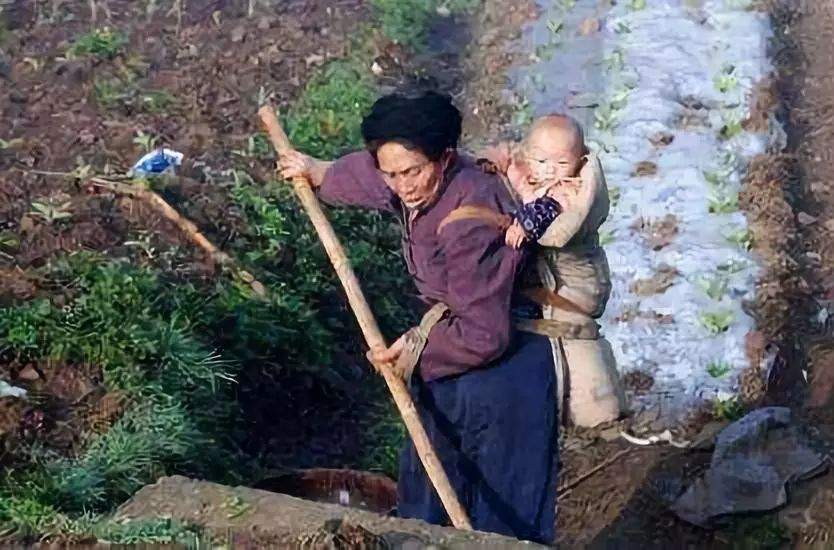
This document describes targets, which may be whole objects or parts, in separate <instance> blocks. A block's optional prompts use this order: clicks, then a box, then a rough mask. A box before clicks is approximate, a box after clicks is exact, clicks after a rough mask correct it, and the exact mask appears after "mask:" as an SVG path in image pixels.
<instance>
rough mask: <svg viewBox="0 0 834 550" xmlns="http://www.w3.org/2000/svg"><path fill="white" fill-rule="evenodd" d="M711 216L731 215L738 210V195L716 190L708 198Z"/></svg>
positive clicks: (724, 190)
mask: <svg viewBox="0 0 834 550" xmlns="http://www.w3.org/2000/svg"><path fill="white" fill-rule="evenodd" d="M707 201H709V212H710V214H731V213H733V212H735V211H737V210H738V193H734V192H732V191H729V190H726V189H714V190H712V191H710V193H709V195H708V196H707Z"/></svg>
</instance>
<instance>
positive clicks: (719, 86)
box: [712, 74, 738, 94]
mask: <svg viewBox="0 0 834 550" xmlns="http://www.w3.org/2000/svg"><path fill="white" fill-rule="evenodd" d="M712 82H713V84H714V85H715V89H716V90H718V91H719V92H721V93H722V94H726V93H727V92H729V91H731V90H735V89H736V88H737V87H738V79H737V78H736V77H735V76H733V75H731V74H719V75H716V77H715V78H714V79H713V81H712Z"/></svg>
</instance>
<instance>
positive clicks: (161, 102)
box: [138, 90, 176, 113]
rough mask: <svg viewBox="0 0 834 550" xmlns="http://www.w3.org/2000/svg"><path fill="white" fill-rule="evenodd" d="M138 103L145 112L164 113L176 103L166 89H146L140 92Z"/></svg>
mask: <svg viewBox="0 0 834 550" xmlns="http://www.w3.org/2000/svg"><path fill="white" fill-rule="evenodd" d="M138 103H139V105H140V106H141V108H142V110H143V111H145V112H148V113H164V112H165V111H167V110H168V109H170V108H171V107H172V106H173V105H174V104H175V103H176V100H175V99H174V96H172V95H171V94H170V93H169V92H167V91H166V90H146V91H144V92H140V94H139V101H138Z"/></svg>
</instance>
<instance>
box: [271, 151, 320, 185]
mask: <svg viewBox="0 0 834 550" xmlns="http://www.w3.org/2000/svg"><path fill="white" fill-rule="evenodd" d="M315 167H316V159H314V158H313V157H311V156H309V155H305V154H304V153H300V152H298V151H296V150H294V149H291V150H289V151H284V152H283V153H281V154H280V155H279V157H278V172H279V173H280V174H281V177H283V178H284V179H287V180H291V179H293V178H307V179H312V176H313V172H314V170H315Z"/></svg>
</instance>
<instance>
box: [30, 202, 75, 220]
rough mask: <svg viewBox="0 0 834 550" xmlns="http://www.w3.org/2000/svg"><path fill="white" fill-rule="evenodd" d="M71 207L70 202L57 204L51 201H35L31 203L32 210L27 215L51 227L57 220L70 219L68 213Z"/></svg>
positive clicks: (70, 214)
mask: <svg viewBox="0 0 834 550" xmlns="http://www.w3.org/2000/svg"><path fill="white" fill-rule="evenodd" d="M71 206H72V202H62V203H57V202H55V201H53V200H51V199H48V200H46V201H45V202H38V201H36V202H33V203H32V210H31V211H30V212H29V214H30V215H32V216H34V217H36V218H41V219H42V220H43V221H45V222H46V223H48V224H50V225H52V224H53V223H55V222H57V221H58V220H65V219H67V218H70V217H72V213H71V212H70V211H69V209H70V207H71Z"/></svg>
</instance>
